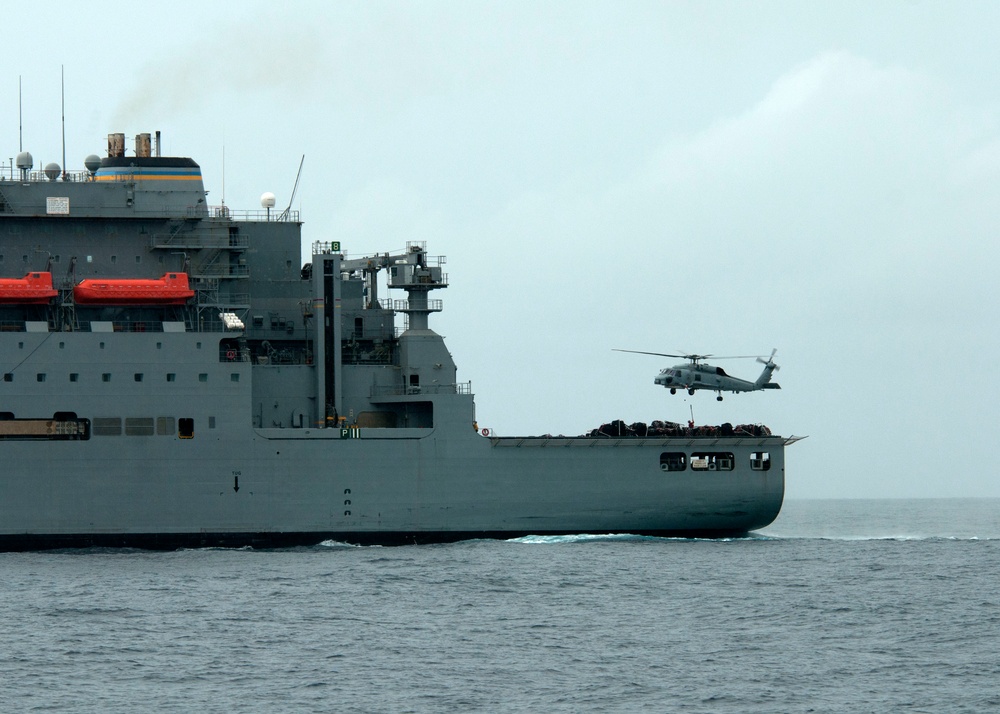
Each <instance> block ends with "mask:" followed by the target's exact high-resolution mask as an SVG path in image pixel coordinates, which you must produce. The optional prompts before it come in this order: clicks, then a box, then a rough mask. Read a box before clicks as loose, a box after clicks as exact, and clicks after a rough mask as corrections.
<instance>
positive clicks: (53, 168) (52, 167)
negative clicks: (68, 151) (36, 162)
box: [45, 162, 59, 181]
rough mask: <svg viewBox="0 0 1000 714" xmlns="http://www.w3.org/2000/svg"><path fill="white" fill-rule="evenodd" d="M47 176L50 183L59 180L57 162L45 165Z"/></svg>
mask: <svg viewBox="0 0 1000 714" xmlns="http://www.w3.org/2000/svg"><path fill="white" fill-rule="evenodd" d="M45 175H46V176H48V177H49V181H55V180H56V179H57V178H59V164H57V163H55V162H52V163H50V164H45Z"/></svg>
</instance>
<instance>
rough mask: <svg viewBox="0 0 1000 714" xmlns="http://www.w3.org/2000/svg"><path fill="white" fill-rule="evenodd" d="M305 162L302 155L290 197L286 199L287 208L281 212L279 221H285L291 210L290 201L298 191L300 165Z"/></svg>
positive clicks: (300, 174) (304, 157) (300, 172)
mask: <svg viewBox="0 0 1000 714" xmlns="http://www.w3.org/2000/svg"><path fill="white" fill-rule="evenodd" d="M305 162H306V155H305V154H302V160H301V161H299V171H298V173H296V174H295V185H294V186H292V197H291V198H289V199H288V208H286V209H285V210H284V211H282V212H281V215H280V216H278V220H279V221H287V220H288V214H289V212H290V211H291V210H292V201H294V200H295V192H296V191H298V190H299V177H300V176H302V164H304V163H305Z"/></svg>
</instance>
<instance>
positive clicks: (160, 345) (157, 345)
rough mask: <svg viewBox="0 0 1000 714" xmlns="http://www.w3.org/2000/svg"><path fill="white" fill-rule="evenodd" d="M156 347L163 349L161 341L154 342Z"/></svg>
mask: <svg viewBox="0 0 1000 714" xmlns="http://www.w3.org/2000/svg"><path fill="white" fill-rule="evenodd" d="M156 349H158V350H162V349H163V343H162V342H157V343H156Z"/></svg>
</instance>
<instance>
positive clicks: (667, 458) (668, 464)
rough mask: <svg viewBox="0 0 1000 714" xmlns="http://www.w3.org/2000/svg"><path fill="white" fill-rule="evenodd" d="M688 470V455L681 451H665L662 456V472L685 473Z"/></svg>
mask: <svg viewBox="0 0 1000 714" xmlns="http://www.w3.org/2000/svg"><path fill="white" fill-rule="evenodd" d="M686 468H687V455H686V454H684V453H682V452H680V451H665V452H663V453H662V454H660V470H661V471H683V470H684V469H686Z"/></svg>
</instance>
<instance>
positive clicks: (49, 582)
mask: <svg viewBox="0 0 1000 714" xmlns="http://www.w3.org/2000/svg"><path fill="white" fill-rule="evenodd" d="M998 566H1000V500H995V499H991V500H958V499H955V500H913V501H906V500H900V501H888V500H887V501H863V500H860V501H859V500H845V501H790V502H787V503H786V504H785V506H784V509H783V511H782V514H781V516H780V517H779V519H778V520H777V521H776V522H775V523H774V524H773V525H772V526H771V527H769V528H767V529H766V530H764V531H762V532H760V533H759V534H756V535H755V536H754V537H750V538H746V539H738V540H723V541H707V540H683V539H663V538H642V537H634V536H629V535H620V536H614V537H592V536H586V535H581V536H577V537H563V538H522V539H518V540H514V541H467V542H463V543H456V544H451V545H436V546H402V547H393V548H380V547H352V546H345V545H342V544H337V543H326V544H323V545H320V546H316V547H313V548H302V549H293V550H280V551H279V550H275V551H254V550H222V549H206V550H184V551H178V552H172V553H155V552H142V551H135V550H103V549H97V550H84V551H59V552H44V553H6V554H0V712H102V713H104V712H244V713H256V712H259V713H261V714H264V713H266V714H274V713H276V712H532V713H540V712H674V711H676V712H692V713H697V712H985V711H988V710H991V709H992V710H996V709H997V707H1000V576H998V570H1000V568H998Z"/></svg>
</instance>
